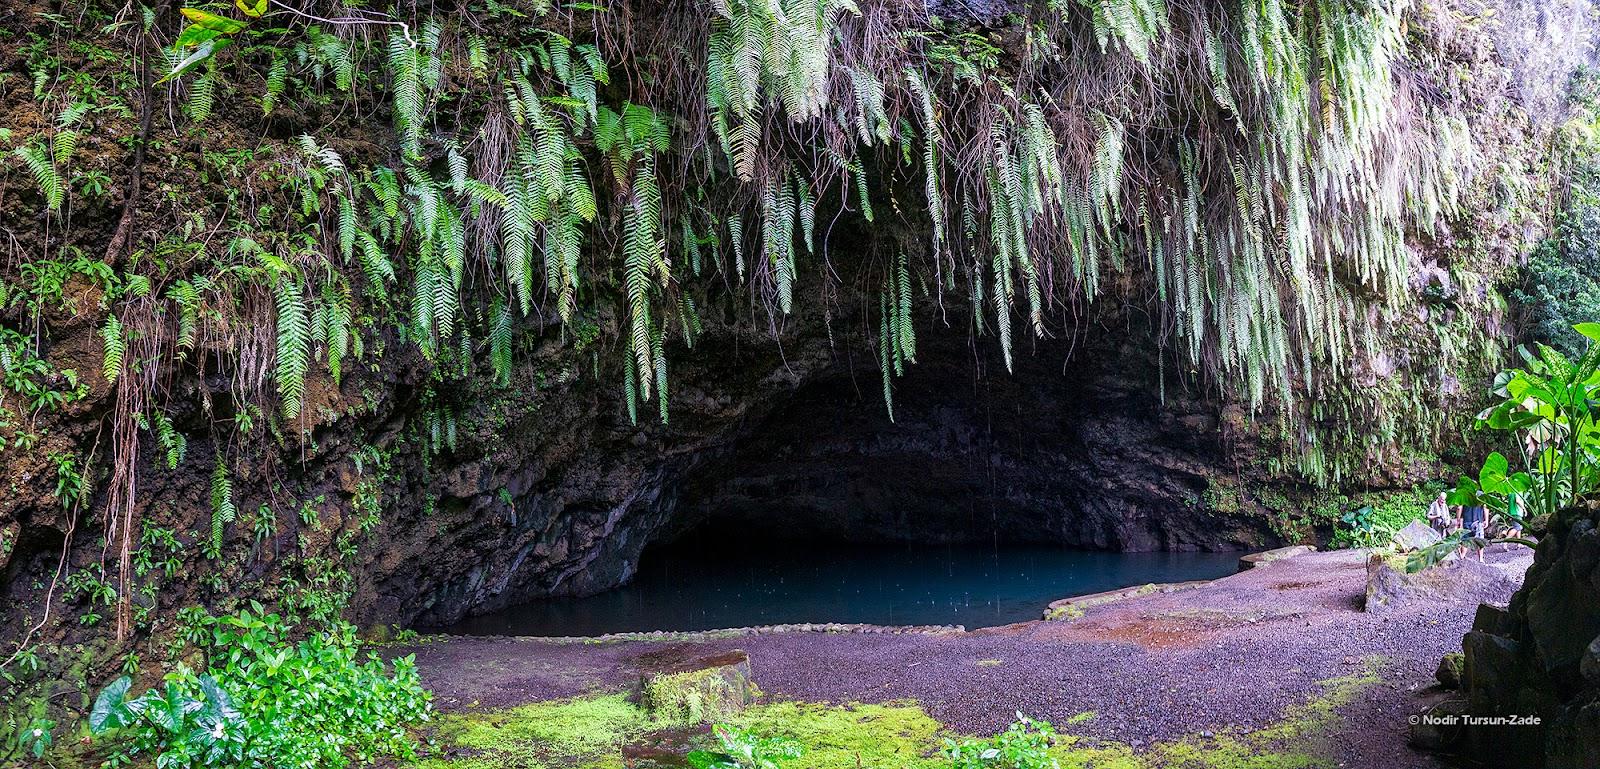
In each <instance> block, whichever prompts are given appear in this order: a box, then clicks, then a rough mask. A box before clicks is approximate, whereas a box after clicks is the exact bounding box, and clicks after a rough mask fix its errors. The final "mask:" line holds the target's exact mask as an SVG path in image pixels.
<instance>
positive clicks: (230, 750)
mask: <svg viewBox="0 0 1600 769" xmlns="http://www.w3.org/2000/svg"><path fill="white" fill-rule="evenodd" d="M198 622H199V626H198V628H197V629H201V630H202V632H197V633H194V634H192V635H191V637H192V638H194V639H196V640H197V642H198V643H199V644H200V646H201V647H202V649H203V651H205V653H206V657H207V659H208V664H207V667H206V670H205V672H204V673H201V674H196V673H195V672H193V671H191V670H190V669H189V668H187V667H185V666H181V665H180V666H179V667H178V668H177V669H175V670H174V671H172V672H170V673H168V674H167V675H166V677H165V679H164V687H163V688H161V689H151V690H150V691H148V692H146V693H145V694H143V695H141V696H140V697H137V698H135V699H133V700H128V699H126V695H127V693H128V690H129V688H130V684H131V682H130V680H129V679H128V678H126V677H124V678H120V679H118V680H117V681H114V682H112V683H111V684H110V685H109V686H107V687H106V688H105V689H104V690H103V691H102V692H101V693H100V695H99V696H98V697H97V698H96V703H95V707H94V710H93V712H92V713H91V715H90V728H91V730H92V731H94V732H95V733H96V734H105V733H110V734H111V735H112V736H113V737H114V741H113V742H112V745H111V747H112V750H113V751H114V753H113V760H116V761H131V760H137V759H139V758H141V757H143V756H150V757H152V758H153V759H154V761H155V764H156V766H158V767H164V768H165V767H173V768H176V767H200V766H240V767H261V768H262V769H266V768H267V767H273V768H284V769H286V768H289V767H294V768H296V769H321V768H323V767H335V768H338V767H345V766H348V765H350V764H351V763H352V762H356V763H362V764H364V763H368V762H371V761H374V760H377V759H379V758H382V757H385V756H396V757H399V758H402V759H405V758H411V757H413V756H414V755H415V745H414V743H413V741H412V738H411V736H410V734H409V733H408V731H407V728H408V727H409V726H412V725H415V724H418V723H421V722H424V721H427V720H428V719H429V717H430V714H431V707H430V705H429V695H428V693H427V692H426V691H424V690H423V689H422V687H421V685H420V683H419V681H418V679H417V672H416V667H415V664H414V662H413V660H412V658H411V657H403V658H400V659H397V660H395V661H394V662H393V663H392V670H391V669H390V667H389V666H386V665H385V664H384V662H383V661H382V659H380V658H379V657H378V656H377V655H375V654H369V655H367V657H366V659H365V660H362V659H360V653H359V649H358V645H357V643H356V641H355V635H354V628H353V627H351V626H349V625H347V624H343V623H335V624H332V625H330V626H328V627H327V628H324V629H320V630H311V629H308V628H297V627H295V626H292V625H290V624H287V623H286V622H284V620H282V619H281V618H280V617H279V616H278V615H276V614H262V613H261V610H260V607H259V606H255V607H253V610H245V611H241V612H239V613H238V614H236V615H232V616H227V617H222V618H210V617H205V616H203V615H202V617H201V618H199V620H198ZM297 637H298V638H299V640H295V639H296V638H297ZM308 735H316V739H307V736H308Z"/></svg>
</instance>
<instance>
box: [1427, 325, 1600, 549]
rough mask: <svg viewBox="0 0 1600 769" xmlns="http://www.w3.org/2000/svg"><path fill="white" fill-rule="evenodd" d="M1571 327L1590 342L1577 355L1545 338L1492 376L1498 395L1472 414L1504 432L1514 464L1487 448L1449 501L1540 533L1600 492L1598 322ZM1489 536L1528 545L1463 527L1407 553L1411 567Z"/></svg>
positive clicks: (1518, 539) (1484, 542) (1484, 425)
mask: <svg viewBox="0 0 1600 769" xmlns="http://www.w3.org/2000/svg"><path fill="white" fill-rule="evenodd" d="M1573 328H1574V330H1575V331H1577V333H1578V334H1579V335H1580V336H1582V337H1583V338H1585V339H1587V340H1588V343H1589V344H1588V348H1587V349H1586V350H1584V352H1583V354H1582V355H1581V356H1580V357H1578V358H1577V359H1576V360H1573V359H1570V358H1568V357H1567V356H1566V355H1564V354H1562V353H1561V352H1560V351H1558V350H1556V349H1555V348H1554V347H1550V346H1548V345H1544V344H1535V345H1534V347H1533V348H1532V349H1529V348H1528V347H1519V348H1518V349H1517V352H1518V354H1519V355H1520V356H1521V357H1522V360H1523V363H1524V367H1523V368H1517V369H1511V370H1508V371H1503V372H1501V373H1500V374H1499V375H1498V376H1496V377H1495V380H1494V385H1493V388H1492V392H1493V393H1494V395H1495V396H1496V397H1497V398H1498V399H1499V400H1498V401H1497V402H1496V403H1494V404H1493V405H1491V406H1489V407H1488V408H1486V409H1484V410H1483V411H1482V412H1481V413H1479V414H1478V424H1479V426H1480V427H1482V428H1485V429H1488V430H1493V431H1497V432H1502V433H1509V434H1510V436H1511V438H1512V440H1513V441H1514V442H1515V444H1516V446H1517V449H1518V451H1519V453H1520V465H1519V466H1520V468H1521V469H1516V470H1514V469H1513V468H1512V465H1511V460H1510V459H1508V458H1507V457H1506V456H1505V455H1504V454H1502V453H1500V452H1498V451H1496V452H1492V453H1490V454H1489V456H1488V458H1486V459H1485V460H1484V462H1483V466H1482V467H1481V468H1480V469H1479V470H1478V475H1477V477H1476V478H1474V477H1470V476H1462V477H1461V479H1460V481H1459V482H1458V483H1457V484H1456V488H1455V489H1454V490H1453V491H1452V492H1450V502H1451V504H1454V505H1476V506H1481V507H1483V508H1484V509H1485V510H1486V511H1488V512H1489V514H1490V515H1491V516H1492V517H1493V518H1495V519H1498V520H1499V521H1500V522H1501V523H1503V524H1506V525H1507V526H1508V527H1509V528H1512V529H1527V530H1530V531H1532V532H1534V533H1539V532H1542V531H1545V530H1547V529H1551V528H1554V529H1558V530H1559V529H1564V528H1565V526H1566V523H1567V521H1566V520H1565V518H1566V516H1567V515H1568V514H1569V511H1570V510H1572V509H1573V508H1574V507H1575V506H1576V505H1577V504H1578V503H1579V502H1580V501H1582V500H1585V499H1591V498H1593V497H1594V496H1595V494H1596V493H1597V492H1600V422H1597V416H1600V412H1597V407H1600V323H1579V324H1577V325H1576V326H1574V327H1573ZM1493 542H1518V543H1522V544H1528V545H1530V546H1531V545H1534V544H1535V543H1534V542H1533V541H1532V540H1527V539H1524V538H1521V537H1506V538H1499V539H1481V538H1476V537H1472V536H1470V535H1469V534H1467V533H1465V532H1463V533H1458V534H1457V535H1455V536H1452V537H1447V538H1446V539H1445V541H1443V542H1441V543H1439V544H1438V545H1435V546H1433V547H1431V548H1428V549H1426V550H1424V551H1422V552H1419V553H1417V554H1415V555H1413V556H1412V558H1411V561H1410V568H1412V569H1413V570H1415V569H1420V568H1424V567H1426V566H1428V565H1431V564H1433V563H1437V562H1439V561H1440V560H1443V558H1444V557H1445V556H1446V555H1448V553H1449V552H1450V551H1451V550H1452V549H1454V548H1458V547H1463V546H1466V547H1474V548H1481V547H1485V546H1487V545H1488V544H1492V543H1493Z"/></svg>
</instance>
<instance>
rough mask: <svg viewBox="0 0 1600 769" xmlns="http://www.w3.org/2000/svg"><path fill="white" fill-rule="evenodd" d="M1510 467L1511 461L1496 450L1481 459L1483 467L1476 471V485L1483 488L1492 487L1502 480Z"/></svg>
mask: <svg viewBox="0 0 1600 769" xmlns="http://www.w3.org/2000/svg"><path fill="white" fill-rule="evenodd" d="M1510 469H1511V463H1510V462H1508V461H1507V460H1506V455H1504V454H1501V453H1500V452H1498V451H1496V452H1493V453H1491V454H1490V455H1489V457H1488V459H1485V460H1483V469H1481V470H1479V471H1478V485H1480V486H1482V487H1484V488H1485V489H1490V488H1493V487H1494V486H1495V485H1496V484H1498V483H1499V482H1500V481H1502V480H1504V479H1505V477H1506V473H1507V472H1508V471H1509V470H1510Z"/></svg>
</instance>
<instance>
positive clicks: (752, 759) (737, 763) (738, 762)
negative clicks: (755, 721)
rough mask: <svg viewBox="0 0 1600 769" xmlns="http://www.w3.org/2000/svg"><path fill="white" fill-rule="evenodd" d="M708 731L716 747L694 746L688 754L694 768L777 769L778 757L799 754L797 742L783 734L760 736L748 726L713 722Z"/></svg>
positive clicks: (789, 756)
mask: <svg viewBox="0 0 1600 769" xmlns="http://www.w3.org/2000/svg"><path fill="white" fill-rule="evenodd" d="M711 734H712V735H713V736H715V737H716V738H717V744H718V748H719V749H718V750H696V751H694V752H692V753H690V754H689V755H688V760H689V765H690V766H692V767H694V769H777V768H778V766H779V763H778V762H780V761H782V760H785V759H790V758H799V757H800V754H801V753H802V752H803V750H802V748H801V747H800V743H798V742H795V741H794V740H791V739H789V738H787V737H762V736H761V735H759V734H756V733H755V732H753V731H750V730H749V729H740V728H738V727H736V726H729V725H727V724H717V725H716V726H715V727H713V728H712V730H711Z"/></svg>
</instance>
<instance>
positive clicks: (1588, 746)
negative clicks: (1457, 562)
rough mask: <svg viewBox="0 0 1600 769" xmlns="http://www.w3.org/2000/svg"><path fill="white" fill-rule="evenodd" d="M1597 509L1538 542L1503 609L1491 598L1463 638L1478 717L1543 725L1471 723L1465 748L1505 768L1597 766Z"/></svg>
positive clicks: (1465, 682)
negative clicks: (1519, 585) (1530, 719)
mask: <svg viewBox="0 0 1600 769" xmlns="http://www.w3.org/2000/svg"><path fill="white" fill-rule="evenodd" d="M1597 521H1600V516H1597V515H1596V513H1595V512H1594V511H1592V510H1585V511H1582V513H1581V517H1579V518H1578V519H1577V520H1576V522H1574V523H1573V524H1572V525H1571V528H1570V529H1568V530H1566V531H1559V532H1556V531H1553V532H1550V533H1549V534H1548V535H1547V536H1546V537H1545V539H1544V541H1543V542H1541V543H1540V545H1539V547H1538V549H1537V551H1536V553H1535V556H1534V562H1533V566H1532V567H1530V568H1529V569H1528V573H1527V576H1526V578H1525V581H1524V583H1523V587H1522V589H1521V590H1520V591H1518V592H1517V594H1516V595H1515V596H1513V597H1512V599H1511V603H1510V605H1509V606H1508V607H1506V608H1503V609H1502V608H1498V607H1495V606H1492V605H1488V604H1485V605H1484V606H1482V607H1480V608H1479V610H1478V616H1477V619H1476V620H1475V621H1474V622H1473V627H1472V632H1470V633H1468V634H1467V635H1466V637H1465V638H1464V639H1463V640H1462V647H1463V650H1464V652H1465V655H1466V660H1465V665H1464V668H1463V672H1462V679H1461V688H1462V691H1463V693H1464V694H1465V695H1466V697H1467V710H1468V712H1470V713H1471V714H1472V715H1475V716H1518V717H1523V718H1527V717H1535V718H1537V719H1539V721H1540V723H1539V724H1517V725H1484V726H1469V727H1468V728H1467V729H1466V730H1465V740H1466V742H1465V745H1464V751H1463V752H1464V754H1465V755H1467V756H1469V757H1471V758H1473V759H1475V760H1481V761H1487V762H1504V763H1503V764H1502V765H1508V766H1529V767H1539V766H1544V767H1549V769H1585V768H1587V767H1594V766H1600V529H1597V527H1596V522H1597Z"/></svg>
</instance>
